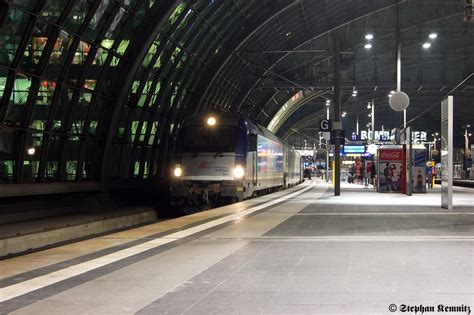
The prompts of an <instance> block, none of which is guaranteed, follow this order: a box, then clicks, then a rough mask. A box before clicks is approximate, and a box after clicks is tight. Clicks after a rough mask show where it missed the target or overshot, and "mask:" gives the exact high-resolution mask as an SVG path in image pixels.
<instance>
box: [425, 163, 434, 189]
mask: <svg viewBox="0 0 474 315" xmlns="http://www.w3.org/2000/svg"><path fill="white" fill-rule="evenodd" d="M432 172H433V170H432V167H431V166H429V167H427V168H426V183H427V184H428V188H429V189H431V188H433V174H432Z"/></svg>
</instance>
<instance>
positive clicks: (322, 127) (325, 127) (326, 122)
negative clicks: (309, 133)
mask: <svg viewBox="0 0 474 315" xmlns="http://www.w3.org/2000/svg"><path fill="white" fill-rule="evenodd" d="M331 130H332V122H331V120H330V119H321V120H320V121H319V131H331Z"/></svg>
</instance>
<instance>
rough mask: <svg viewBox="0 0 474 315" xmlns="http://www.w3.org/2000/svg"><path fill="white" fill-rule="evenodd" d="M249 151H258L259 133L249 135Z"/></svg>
mask: <svg viewBox="0 0 474 315" xmlns="http://www.w3.org/2000/svg"><path fill="white" fill-rule="evenodd" d="M249 151H257V135H255V134H253V133H252V134H250V137H249Z"/></svg>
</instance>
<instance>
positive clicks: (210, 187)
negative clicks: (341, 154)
mask: <svg viewBox="0 0 474 315" xmlns="http://www.w3.org/2000/svg"><path fill="white" fill-rule="evenodd" d="M301 174H302V172H301V157H300V155H299V153H298V152H297V151H296V150H294V149H293V148H291V147H289V146H287V145H284V144H283V143H282V142H281V141H280V140H279V139H278V137H276V136H275V135H274V134H273V133H271V132H270V131H269V130H268V129H266V128H265V127H263V126H260V125H258V124H254V123H252V122H251V121H250V120H248V119H246V118H244V117H242V116H239V115H236V114H231V113H224V112H219V113H212V114H208V115H205V116H202V115H199V116H191V117H189V118H187V119H185V120H184V121H183V123H182V125H181V126H180V129H179V131H178V134H177V137H176V143H175V160H174V167H173V170H172V176H171V177H172V183H171V196H172V200H173V203H174V204H176V205H182V204H185V203H188V204H189V203H192V204H204V203H210V204H221V203H222V202H224V203H227V202H236V201H241V200H243V199H247V198H250V197H252V196H257V195H262V194H265V193H269V192H272V191H276V190H278V189H281V188H286V187H290V186H294V185H296V184H298V183H300V182H301V181H302V177H301Z"/></svg>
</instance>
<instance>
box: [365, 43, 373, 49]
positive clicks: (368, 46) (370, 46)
mask: <svg viewBox="0 0 474 315" xmlns="http://www.w3.org/2000/svg"><path fill="white" fill-rule="evenodd" d="M364 48H365V49H371V48H372V44H370V43H367V44H365V45H364Z"/></svg>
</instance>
